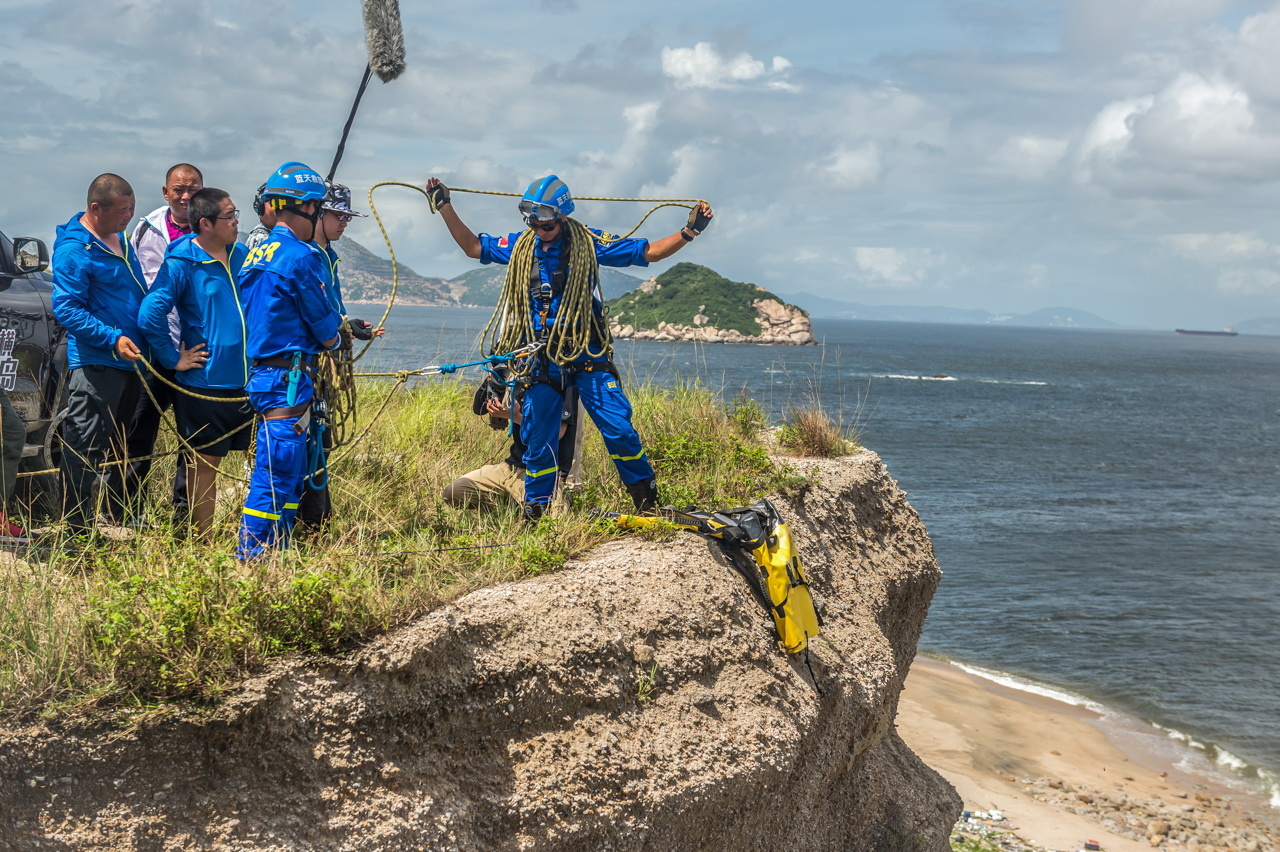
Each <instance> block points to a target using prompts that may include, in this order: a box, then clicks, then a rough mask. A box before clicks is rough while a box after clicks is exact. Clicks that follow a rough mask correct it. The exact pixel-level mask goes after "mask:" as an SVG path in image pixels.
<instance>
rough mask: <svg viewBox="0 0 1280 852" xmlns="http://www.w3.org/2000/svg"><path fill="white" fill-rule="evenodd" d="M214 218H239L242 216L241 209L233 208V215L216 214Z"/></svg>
mask: <svg viewBox="0 0 1280 852" xmlns="http://www.w3.org/2000/svg"><path fill="white" fill-rule="evenodd" d="M213 218H215V219H239V218H240V211H239V210H232V211H231V215H230V216H214V217H213Z"/></svg>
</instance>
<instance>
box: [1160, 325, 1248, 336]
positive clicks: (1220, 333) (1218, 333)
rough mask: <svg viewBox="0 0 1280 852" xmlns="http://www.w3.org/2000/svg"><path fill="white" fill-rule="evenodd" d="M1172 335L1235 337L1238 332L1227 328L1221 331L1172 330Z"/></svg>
mask: <svg viewBox="0 0 1280 852" xmlns="http://www.w3.org/2000/svg"><path fill="white" fill-rule="evenodd" d="M1173 333H1174V334H1199V335H1204V336H1206V337H1235V336H1236V335H1237V334H1239V333H1240V332H1238V331H1236V330H1235V329H1234V328H1231V327H1230V326H1228V327H1227V328H1224V329H1223V330H1222V331H1198V330H1196V329H1193V328H1175V329H1174V330H1173Z"/></svg>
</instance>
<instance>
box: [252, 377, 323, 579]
mask: <svg viewBox="0 0 1280 852" xmlns="http://www.w3.org/2000/svg"><path fill="white" fill-rule="evenodd" d="M288 379H289V371H288V370H286V369H284V368H281V367H254V368H253V370H252V371H251V372H250V373H249V384H248V386H247V387H246V388H245V391H246V392H247V393H248V395H249V402H250V404H252V405H253V407H254V410H256V411H257V412H258V413H259V414H262V413H264V412H266V411H268V410H270V409H272V408H287V407H289V401H288V397H287V394H288ZM311 398H312V384H311V377H310V376H308V375H307V374H306V373H302V374H301V375H300V377H299V382H298V393H297V398H296V400H295V402H294V404H295V405H302V404H303V403H305V402H310V401H311ZM299 419H300V418H298V417H286V418H282V419H279V420H265V419H264V420H262V421H261V423H260V424H259V426H258V438H257V444H256V446H255V449H254V457H253V474H252V475H251V476H250V477H249V493H248V495H246V497H245V500H244V513H243V514H242V515H241V516H240V543H239V546H238V547H237V548H236V558H238V559H255V558H257V557H259V556H261V555H262V554H263V552H264V551H266V550H267V549H268V548H272V547H275V548H280V549H286V548H288V546H289V532H290V530H292V529H293V519H294V516H295V515H296V514H297V512H298V501H299V500H300V499H302V489H303V488H304V487H305V484H304V482H303V480H304V478H305V477H306V475H307V430H305V429H304V430H302V431H301V432H299V431H298V429H297V426H298V421H299Z"/></svg>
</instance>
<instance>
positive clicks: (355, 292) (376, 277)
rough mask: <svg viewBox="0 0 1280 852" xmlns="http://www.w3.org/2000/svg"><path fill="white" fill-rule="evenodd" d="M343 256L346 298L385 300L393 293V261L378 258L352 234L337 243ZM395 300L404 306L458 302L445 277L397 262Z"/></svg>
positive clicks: (342, 267)
mask: <svg viewBox="0 0 1280 852" xmlns="http://www.w3.org/2000/svg"><path fill="white" fill-rule="evenodd" d="M334 248H335V249H336V250H337V252H338V254H339V255H340V256H341V257H342V266H341V270H340V271H341V275H342V294H343V297H344V298H345V299H346V301H348V302H351V303H356V302H374V303H381V302H385V301H386V300H387V299H388V298H390V296H391V261H389V260H387V259H386V258H383V257H379V256H378V255H376V254H374V253H373V252H371V251H369V249H367V248H365V247H364V246H363V245H361V244H360V243H358V242H356V241H355V240H353V239H351V238H350V237H343V238H342V239H341V240H339V241H338V242H337V244H336V245H335V246H334ZM398 266H399V269H398V271H397V278H398V280H399V286H398V289H397V291H396V300H397V301H398V302H399V303H400V304H402V305H450V306H453V305H457V304H458V302H457V300H456V299H454V297H453V294H452V293H451V292H450V290H449V286H448V284H447V283H446V282H445V280H444V279H443V278H435V277H427V276H424V275H419V274H418V273H416V272H414V271H413V270H412V269H410V268H409V267H407V266H405V265H404V264H403V263H400V264H398Z"/></svg>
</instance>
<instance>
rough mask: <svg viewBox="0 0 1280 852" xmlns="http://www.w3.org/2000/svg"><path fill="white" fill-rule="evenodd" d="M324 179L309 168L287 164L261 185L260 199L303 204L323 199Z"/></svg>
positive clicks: (292, 163)
mask: <svg viewBox="0 0 1280 852" xmlns="http://www.w3.org/2000/svg"><path fill="white" fill-rule="evenodd" d="M324 194H325V184H324V178H322V177H320V174H319V173H318V172H316V170H315V169H312V168H311V167H309V166H306V165H304V164H302V163H299V162H296V161H295V162H289V163H285V164H284V165H282V166H281V167H280V168H278V169H276V170H275V171H274V172H272V173H271V177H269V178H267V182H266V183H264V184H263V185H262V197H263V198H264V199H266V198H279V199H283V200H284V201H285V202H286V203H288V202H292V203H294V204H305V203H306V202H308V201H321V200H323V199H324Z"/></svg>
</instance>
